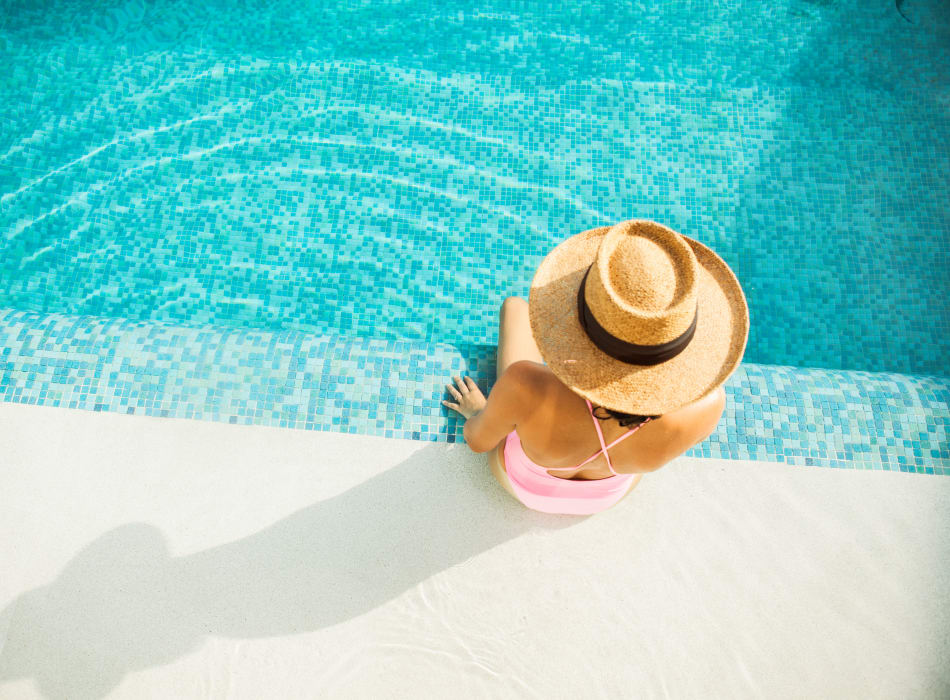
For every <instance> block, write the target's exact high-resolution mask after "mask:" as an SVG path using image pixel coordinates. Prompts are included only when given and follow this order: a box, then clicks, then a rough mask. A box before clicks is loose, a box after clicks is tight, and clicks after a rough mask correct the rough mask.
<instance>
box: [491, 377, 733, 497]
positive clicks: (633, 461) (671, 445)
mask: <svg viewBox="0 0 950 700" xmlns="http://www.w3.org/2000/svg"><path fill="white" fill-rule="evenodd" d="M507 371H509V372H510V371H513V372H517V373H519V374H520V375H521V377H520V379H521V382H522V384H523V385H524V386H526V388H527V392H526V394H527V395H526V396H525V397H524V400H525V401H526V402H528V403H529V405H530V410H528V411H525V412H524V413H523V414H522V415H523V416H524V418H523V419H522V420H521V421H520V422H519V423H518V424H517V426H516V431H517V433H518V437H519V438H520V440H521V446H522V448H523V449H524V452H525V455H527V456H528V458H529V459H531V460H532V461H534V462H535V463H536V464H538V465H542V466H544V467H546V468H550V469H556V468H558V467H575V466H577V465H579V464H581V463H582V462H584V461H585V460H586V459H587V458H588V457H590V456H591V455H593V454H595V453H597V452H598V451H599V450H600V449H601V445H600V440H599V438H598V435H597V431H596V427H595V425H594V420H598V419H596V418H593V419H592V417H591V413H590V411H589V410H588V408H587V403H586V401H585V400H584V399H583V398H582V397H580V396H578V395H577V394H576V393H574V392H573V391H571V390H570V389H569V388H568V387H566V386H565V385H564V384H563V383H562V382H561V381H560V380H559V379H558V378H557V377H556V376H555V375H554V374H553V373H552V372H551V371H550V370H549V369H548V368H547V367H545V366H544V365H540V364H537V363H534V362H528V361H522V362H518V363H515V364H514V365H512V366H511V367H510V368H509V369H508V370H507ZM724 399H725V395H724V392H723V391H722V389H721V388H719V389H717V390H716V391H714V392H713V393H712V394H710V395H709V396H707V397H705V398H703V399H701V400H699V401H697V402H695V403H693V404H690V405H688V406H685V407H683V408H680V409H677V410H676V411H673V412H670V413H667V414H666V415H664V416H660V417H658V418H654V419H651V420H650V421H648V422H646V423H645V424H643V425H641V426H640V427H639V428H638V429H636V434H634V435H631V436H629V437H628V438H625V439H623V440H621V441H620V442H619V443H618V444H616V445H614V446H613V447H611V448H610V450H609V454H610V462H611V464H612V466H613V468H614V471H616V472H618V473H620V474H633V473H643V472H649V471H653V470H655V469H658V468H659V467H660V466H662V465H663V464H665V463H666V462H668V461H669V460H670V459H673V458H674V457H676V456H678V455H680V454H682V453H683V452H685V451H686V450H688V449H689V448H690V447H692V446H693V445H695V444H696V443H698V442H700V441H702V440H703V439H705V438H706V437H707V436H708V435H709V434H710V433H711V432H712V431H713V430H714V429H715V426H716V424H717V423H718V421H719V418H720V416H721V415H722V410H723V406H724ZM598 423H599V424H600V427H601V430H602V431H603V438H604V442H605V443H606V444H607V445H610V444H611V443H612V442H614V441H615V440H617V439H618V438H620V437H622V436H624V435H625V434H626V433H627V432H629V431H630V430H631V429H632V428H633V427H632V426H629V427H621V426H620V424H619V423H618V422H617V421H616V420H614V419H608V420H598ZM550 474H551V476H556V477H560V478H562V479H579V480H585V479H603V478H607V477H609V476H612V474H611V472H610V470H609V468H608V466H607V460H606V458H605V456H604V454H603V452H602V451H601V452H600V454H597V456H596V457H595V458H594V459H593V460H591V461H590V462H588V463H587V464H585V465H583V466H582V467H581V468H580V469H577V470H569V469H561V470H559V471H552V472H550Z"/></svg>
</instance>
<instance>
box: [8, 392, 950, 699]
mask: <svg viewBox="0 0 950 700" xmlns="http://www.w3.org/2000/svg"><path fill="white" fill-rule="evenodd" d="M0 504H2V508H0V562H2V575H0V697H2V698H33V697H49V698H63V697H69V698H103V697H110V698H135V699H136V700H139V699H141V698H148V697H156V698H159V697H161V698H167V697H179V698H185V697H187V698H192V697H197V698H204V697H208V698H217V697H228V698H260V697H285V698H291V697H332V698H367V697H372V698H397V697H398V698H404V697H492V698H545V699H548V698H598V697H605V698H619V697H638V698H651V697H675V698H690V697H702V698H710V697H729V698H737V697H738V698H742V697H768V698H832V697H833V698H843V697H861V698H901V699H904V698H939V697H947V696H948V695H950V665H948V663H947V659H948V658H950V634H948V630H950V604H948V601H950V575H948V572H950V527H948V526H950V479H948V478H946V477H940V476H925V475H918V474H900V473H889V472H868V471H856V470H855V471H852V470H839V469H829V468H817V467H812V468H810V467H791V466H787V465H781V464H770V463H762V462H738V461H720V460H702V459H685V458H683V459H679V460H677V461H675V462H674V463H672V464H670V465H668V466H667V467H665V468H664V469H662V470H660V471H659V472H657V473H655V474H653V475H650V476H648V477H645V478H644V479H643V482H642V483H641V485H640V486H639V487H638V489H637V490H636V491H635V492H634V493H633V494H632V495H631V496H630V497H629V498H628V499H627V500H626V501H624V502H622V503H621V504H620V505H619V506H618V507H616V508H614V509H612V510H610V511H607V512H605V513H601V514H599V515H596V516H592V517H589V518H577V517H571V516H550V515H544V514H540V513H534V512H532V511H529V510H526V509H524V508H523V507H522V506H520V504H518V503H516V502H515V501H514V500H513V499H511V497H510V496H508V494H506V493H505V492H504V491H503V490H502V489H501V488H500V487H499V486H497V484H496V483H495V482H494V480H493V479H492V477H491V474H490V472H489V470H488V467H487V465H486V463H485V457H484V456H483V455H475V454H473V453H471V452H470V451H469V450H468V449H467V448H466V447H465V446H464V445H444V444H430V443H422V442H412V441H403V440H386V439H382V438H376V437H364V436H353V435H342V434H333V433H319V432H312V431H301V430H288V429H281V428H268V427H254V426H233V425H226V424H221V423H213V422H207V421H189V420H183V419H172V418H165V419H161V418H149V417H141V416H123V415H120V414H115V413H96V412H90V411H77V410H68V409H61V408H47V407H37V406H29V405H22V404H11V403H0Z"/></svg>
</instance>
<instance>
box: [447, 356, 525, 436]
mask: <svg viewBox="0 0 950 700" xmlns="http://www.w3.org/2000/svg"><path fill="white" fill-rule="evenodd" d="M531 364H532V363H531V362H515V363H514V364H512V365H511V366H510V367H509V368H508V369H506V370H505V372H504V373H503V374H502V375H501V376H500V377H499V378H498V381H496V382H495V386H493V387H492V390H491V393H490V394H489V395H488V399H487V400H486V399H485V398H484V397H483V395H482V393H481V391H479V389H478V387H477V386H476V385H475V382H473V381H472V380H471V379H470V378H466V381H464V382H462V380H460V379H458V378H457V377H456V384H458V385H459V388H458V390H455V389H454V387H452V386H451V385H448V386H449V390H450V392H451V393H452V395H453V396H454V397H455V398H456V400H457V401H458V403H455V404H453V403H450V402H448V401H443V402H442V403H443V404H445V405H446V406H448V407H449V408H453V409H455V410H456V411H458V412H459V413H461V414H462V415H464V416H466V417H467V418H468V420H467V421H466V422H465V429H464V431H463V434H464V435H465V442H466V443H468V446H469V447H470V448H471V449H472V451H474V452H488V451H489V450H491V449H492V448H494V447H495V446H496V445H497V444H498V443H499V442H501V441H502V440H503V439H504V438H505V436H506V435H508V433H510V432H511V431H512V430H514V429H515V426H516V425H517V424H518V421H520V420H521V419H522V418H523V417H524V415H525V414H526V409H527V407H528V406H531V405H532V401H533V399H532V394H533V389H532V387H533V382H531V380H530V377H529V376H528V375H529V374H530V371H531V367H530V365H531ZM479 406H481V408H479Z"/></svg>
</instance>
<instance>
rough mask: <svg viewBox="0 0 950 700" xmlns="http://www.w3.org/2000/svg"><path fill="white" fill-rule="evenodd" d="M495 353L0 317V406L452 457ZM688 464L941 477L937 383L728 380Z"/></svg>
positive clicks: (942, 390) (16, 314) (769, 368)
mask: <svg viewBox="0 0 950 700" xmlns="http://www.w3.org/2000/svg"><path fill="white" fill-rule="evenodd" d="M455 374H467V375H470V376H472V377H474V378H475V380H476V381H477V382H478V384H479V385H480V386H481V387H482V389H483V390H485V391H487V390H488V389H489V388H490V384H491V382H492V381H493V380H494V374H495V348H494V347H493V346H489V345H467V346H465V345H450V344H441V343H426V342H421V341H402V340H381V339H376V338H352V337H342V336H316V335H310V334H306V333H301V332H297V331H284V332H268V331H260V330H242V329H227V328H220V327H210V326H209V327H207V328H188V327H183V326H175V325H170V324H163V323H152V322H144V321H128V320H123V319H109V318H100V317H94V316H69V315H65V314H42V313H36V312H27V311H16V310H4V311H0V401H9V402H15V403H27V404H39V405H49V406H60V407H64V408H76V409H85V410H92V411H112V412H119V413H125V414H134V415H147V416H159V417H178V418H195V419H203V420H215V421H221V422H227V423H238V424H257V425H270V426H280V427H287V428H297V429H305V430H326V431H333V432H342V433H358V434H370V435H379V436H384V437H395V438H406V439H414V440H426V441H440V442H459V441H462V439H463V438H462V425H463V423H462V422H461V421H459V420H457V418H456V416H455V414H454V413H452V412H447V411H446V409H445V408H444V407H442V406H441V404H440V401H441V399H442V398H443V391H444V386H443V385H444V384H445V382H446V381H447V380H448V379H449V378H450V377H451V376H452V375H455ZM726 389H727V393H728V396H729V402H728V405H727V411H726V415H725V416H724V418H723V420H722V421H721V422H720V425H719V427H718V429H717V430H716V432H715V433H714V434H713V435H712V436H710V438H709V439H708V440H706V441H705V442H703V443H702V444H700V445H698V446H697V447H695V448H693V449H692V450H690V451H689V453H688V454H689V455H690V456H695V457H718V458H731V459H757V460H766V461H778V462H786V463H789V464H802V465H817V466H830V467H839V468H860V469H884V470H893V471H897V470H900V471H908V472H918V473H928V474H950V441H948V439H947V437H948V433H950V409H948V404H950V379H947V378H942V377H920V376H908V375H900V374H886V373H873V372H844V371H833V370H824V369H802V368H798V367H785V366H774V365H757V364H752V363H746V364H743V365H742V367H740V369H739V370H738V371H737V372H736V374H735V375H733V377H732V378H731V379H730V380H729V382H728V383H727V385H726Z"/></svg>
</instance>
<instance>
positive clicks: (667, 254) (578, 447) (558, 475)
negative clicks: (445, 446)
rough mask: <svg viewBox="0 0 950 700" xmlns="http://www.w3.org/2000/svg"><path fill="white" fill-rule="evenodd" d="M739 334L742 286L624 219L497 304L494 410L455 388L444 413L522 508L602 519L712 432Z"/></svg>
mask: <svg viewBox="0 0 950 700" xmlns="http://www.w3.org/2000/svg"><path fill="white" fill-rule="evenodd" d="M748 329H749V315H748V308H747V306H746V301H745V296H744V295H743V293H742V288H741V287H740V285H739V282H738V280H737V279H736V277H735V275H734V274H733V273H732V270H730V269H729V267H728V265H726V263H725V262H723V260H722V259H721V258H720V257H719V256H718V255H716V254H715V253H714V252H713V251H712V250H710V249H709V248H707V247H706V246H705V245H703V244H702V243H699V242H698V241H694V240H692V239H690V238H687V237H686V236H682V235H680V234H678V233H676V232H675V231H673V230H671V229H669V228H667V227H665V226H662V225H660V224H657V223H655V222H652V221H645V220H635V221H625V222H623V223H620V224H617V225H616V226H613V227H609V228H599V229H593V230H590V231H585V232H584V233H580V234H577V235H575V236H572V237H571V238H568V239H567V240H566V241H564V242H562V243H561V244H560V245H558V246H557V247H556V248H555V249H554V250H553V251H552V252H551V253H550V254H549V255H548V256H547V257H546V258H545V259H544V261H543V262H542V263H541V266H540V267H539V268H538V271H537V273H536V274H535V277H534V280H533V281H532V283H531V292H530V302H529V303H527V304H526V303H525V302H524V301H523V300H521V299H518V298H516V297H511V298H509V299H506V300H505V303H504V304H503V306H502V312H501V322H500V328H499V339H498V362H497V365H498V375H497V381H496V382H495V385H494V387H493V388H492V390H491V394H490V396H489V398H488V399H487V400H486V399H485V397H484V395H483V394H482V393H481V391H480V390H479V389H478V387H477V386H476V385H475V383H474V382H473V381H472V380H471V379H470V378H466V379H465V380H464V381H463V380H462V379H461V378H459V377H455V378H454V380H455V386H453V385H451V384H449V385H446V386H447V388H448V391H449V393H450V394H451V396H452V398H453V399H454V401H443V404H445V405H446V406H448V407H449V408H452V409H454V410H456V411H458V412H459V413H461V414H462V415H463V416H465V418H466V419H467V421H466V423H465V430H464V435H465V441H466V442H467V443H468V445H469V447H470V448H471V449H472V450H474V451H475V452H487V451H489V450H491V451H492V455H491V460H490V461H491V466H492V472H493V473H494V475H495V477H496V478H497V479H498V481H499V483H501V485H502V486H503V487H504V488H505V490H507V491H508V492H509V493H510V494H512V495H513V496H514V497H515V498H517V499H518V500H519V501H521V502H522V503H523V504H524V505H525V506H527V507H529V508H532V509H534V510H539V511H543V512H546V513H565V514H573V515H586V514H590V513H597V512H599V511H601V510H605V509H607V508H609V507H611V506H613V505H615V504H616V503H617V502H619V501H620V500H621V499H622V498H623V497H624V496H625V495H626V494H627V493H629V492H630V491H631V490H632V489H633V487H634V486H636V484H637V483H638V482H639V480H640V478H641V475H642V474H644V473H646V472H651V471H655V470H657V469H659V468H660V467H662V466H663V465H664V464H666V463H667V462H668V461H670V460H671V459H673V458H674V457H676V456H678V455H680V454H682V453H683V452H685V451H686V450H688V449H689V448H690V447H692V446H693V445H695V444H697V443H699V442H701V441H702V440H704V439H705V438H706V437H708V436H709V434H710V433H712V432H713V430H714V429H715V427H716V424H717V423H718V422H719V419H720V417H721V416H722V413H723V407H724V405H725V393H724V392H723V389H722V384H723V382H725V381H726V379H728V378H729V376H730V375H731V374H732V372H734V371H735V369H736V368H737V367H738V366H739V362H740V361H741V359H742V354H743V352H744V351H745V345H746V338H747V336H748ZM544 363H546V366H545V364H544ZM592 423H593V425H592ZM542 465H543V466H542Z"/></svg>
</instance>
